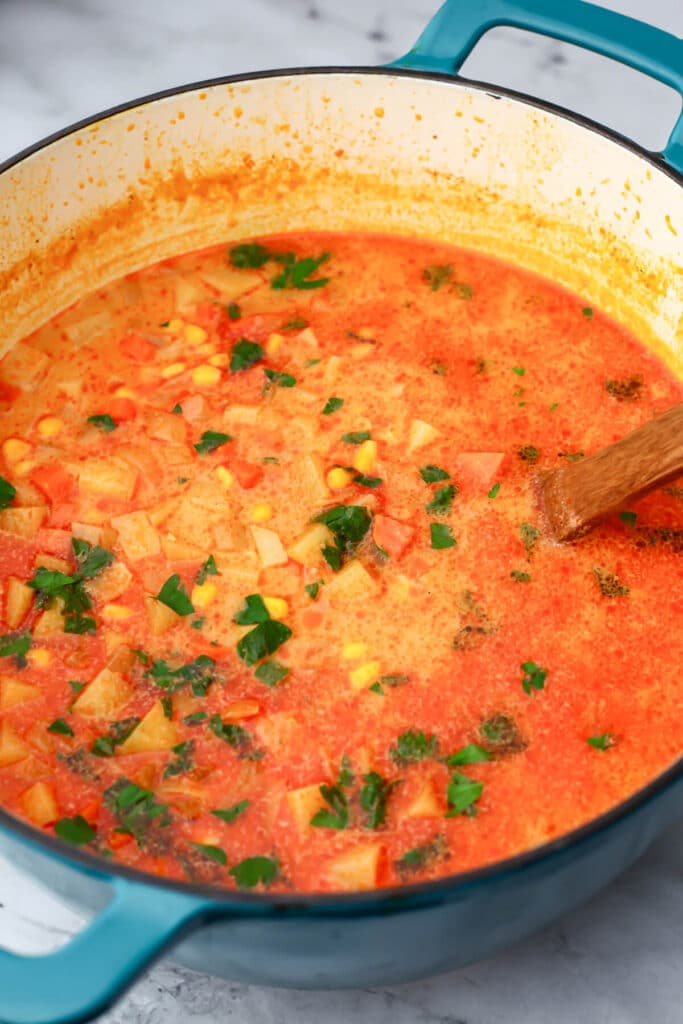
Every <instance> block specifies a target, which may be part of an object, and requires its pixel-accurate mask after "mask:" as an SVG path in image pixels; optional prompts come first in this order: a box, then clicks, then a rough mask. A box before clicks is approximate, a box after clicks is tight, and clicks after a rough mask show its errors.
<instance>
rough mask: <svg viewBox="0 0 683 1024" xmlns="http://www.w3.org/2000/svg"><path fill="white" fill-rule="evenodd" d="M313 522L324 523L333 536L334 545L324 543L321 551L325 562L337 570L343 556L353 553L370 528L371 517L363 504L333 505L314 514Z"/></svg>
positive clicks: (349, 555) (339, 567)
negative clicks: (318, 513)
mask: <svg viewBox="0 0 683 1024" xmlns="http://www.w3.org/2000/svg"><path fill="white" fill-rule="evenodd" d="M314 522H316V523H324V525H325V526H326V527H327V528H328V530H330V532H331V533H332V535H333V537H334V547H333V546H332V545H330V544H326V545H325V546H324V547H323V549H322V553H323V557H324V559H325V561H326V562H327V564H328V565H329V566H330V567H331V568H332V569H333V570H334V571H335V572H338V571H339V569H341V567H342V563H343V560H344V558H349V557H351V556H352V555H353V552H354V551H355V549H356V547H357V546H358V544H360V542H361V541H362V540H363V537H365V535H366V533H367V532H368V530H369V529H370V523H371V522H372V517H371V515H370V514H369V512H368V510H367V509H366V508H364V507H363V505H334V506H333V507H332V508H328V509H327V511H326V512H322V513H321V514H320V515H319V516H316V517H315V520H314Z"/></svg>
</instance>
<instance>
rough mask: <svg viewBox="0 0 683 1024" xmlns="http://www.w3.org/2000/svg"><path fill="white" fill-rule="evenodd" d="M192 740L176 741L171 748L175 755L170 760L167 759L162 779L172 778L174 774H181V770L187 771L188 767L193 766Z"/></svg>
mask: <svg viewBox="0 0 683 1024" xmlns="http://www.w3.org/2000/svg"><path fill="white" fill-rule="evenodd" d="M194 746H195V743H194V740H185V741H184V743H176V745H175V746H174V747H171V750H172V751H173V753H174V754H175V755H176V756H175V758H174V759H173V760H172V761H169V762H168V764H167V765H166V768H165V769H164V774H163V775H162V778H163V779H170V778H173V776H174V775H182V774H183V772H189V771H190V769H192V768H194V761H193V760H192V758H193V757H194Z"/></svg>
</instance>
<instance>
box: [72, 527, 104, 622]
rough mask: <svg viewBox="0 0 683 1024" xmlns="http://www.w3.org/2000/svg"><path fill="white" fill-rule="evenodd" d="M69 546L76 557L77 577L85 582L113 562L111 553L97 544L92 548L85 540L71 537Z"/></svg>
mask: <svg viewBox="0 0 683 1024" xmlns="http://www.w3.org/2000/svg"><path fill="white" fill-rule="evenodd" d="M71 545H72V547H73V552H74V555H75V556H76V562H77V563H78V575H79V576H81V577H82V578H83V579H85V580H91V579H93V577H95V576H97V575H98V573H100V572H102V570H103V569H106V567H107V566H108V565H111V563H112V562H113V561H114V555H113V554H112V552H111V551H105V549H104V548H101V547H99V545H97V544H95V545H94V546H93V545H90V544H88V542H87V541H85V540H79V539H78V538H77V537H72V538H71ZM88 607H89V606H88Z"/></svg>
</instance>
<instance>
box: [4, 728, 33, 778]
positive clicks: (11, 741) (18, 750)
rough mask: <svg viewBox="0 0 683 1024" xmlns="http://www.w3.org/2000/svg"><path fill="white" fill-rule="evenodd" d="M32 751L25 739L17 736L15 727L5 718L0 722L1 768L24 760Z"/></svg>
mask: <svg viewBox="0 0 683 1024" xmlns="http://www.w3.org/2000/svg"><path fill="white" fill-rule="evenodd" d="M29 753H30V750H29V748H28V747H27V746H26V744H25V743H24V741H23V740H22V739H20V738H19V736H17V733H16V731H15V729H14V727H13V726H12V725H11V723H10V722H8V721H7V719H5V720H4V721H2V722H0V768H6V767H7V765H8V764H16V763H17V762H18V761H23V760H24V758H25V757H28V755H29Z"/></svg>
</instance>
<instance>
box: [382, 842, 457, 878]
mask: <svg viewBox="0 0 683 1024" xmlns="http://www.w3.org/2000/svg"><path fill="white" fill-rule="evenodd" d="M446 850H447V846H446V840H445V838H444V836H442V835H436V836H434V838H433V839H432V840H431V841H430V842H428V843H423V844H422V845H421V846H414V847H413V848H412V850H408V851H407V852H406V853H404V854H403V856H402V857H401V859H400V860H397V861H395V862H394V866H395V867H396V868H397V870H398V871H401V872H404V871H419V870H421V869H422V868H424V867H426V866H427V864H429V863H431V861H433V860H436V859H437V858H438V857H441V856H443V854H444V853H445V852H446Z"/></svg>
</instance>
